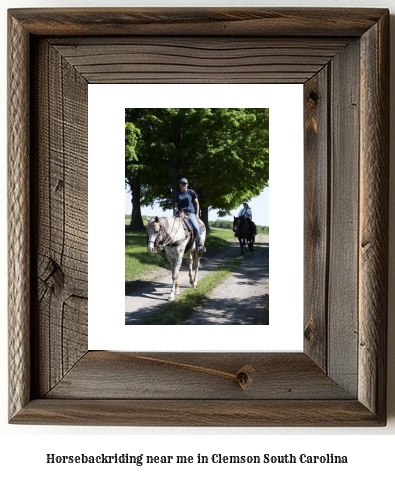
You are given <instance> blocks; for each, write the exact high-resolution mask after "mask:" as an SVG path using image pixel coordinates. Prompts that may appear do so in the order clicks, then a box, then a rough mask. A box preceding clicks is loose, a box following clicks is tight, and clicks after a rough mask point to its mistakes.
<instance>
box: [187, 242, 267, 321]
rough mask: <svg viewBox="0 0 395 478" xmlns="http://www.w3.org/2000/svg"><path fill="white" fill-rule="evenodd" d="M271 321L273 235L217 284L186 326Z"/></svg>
mask: <svg viewBox="0 0 395 478" xmlns="http://www.w3.org/2000/svg"><path fill="white" fill-rule="evenodd" d="M268 324H269V236H264V239H263V245H262V247H260V248H256V249H255V254H253V255H251V256H250V255H249V254H248V253H247V254H246V255H245V259H244V260H243V261H242V262H241V264H240V267H238V268H237V270H236V271H234V272H233V273H232V274H230V275H229V276H228V277H227V278H226V279H225V281H224V282H222V283H221V284H219V285H218V286H217V287H215V288H214V289H213V290H212V292H211V293H210V295H209V298H208V299H207V300H206V301H205V303H204V305H203V306H202V307H199V309H197V310H196V311H195V313H194V314H193V315H192V316H191V318H190V319H189V320H188V322H186V325H268Z"/></svg>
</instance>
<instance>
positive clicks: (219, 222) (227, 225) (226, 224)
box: [209, 219, 269, 235]
mask: <svg viewBox="0 0 395 478" xmlns="http://www.w3.org/2000/svg"><path fill="white" fill-rule="evenodd" d="M209 224H210V226H211V227H219V228H222V229H232V230H233V222H232V221H225V220H223V219H216V220H215V221H210V222H209ZM256 231H257V233H258V234H265V235H269V226H258V225H257V226H256Z"/></svg>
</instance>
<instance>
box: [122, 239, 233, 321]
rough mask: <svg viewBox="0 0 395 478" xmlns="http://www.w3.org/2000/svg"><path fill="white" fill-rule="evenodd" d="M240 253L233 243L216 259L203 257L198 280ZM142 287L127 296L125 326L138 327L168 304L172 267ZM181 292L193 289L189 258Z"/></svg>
mask: <svg viewBox="0 0 395 478" xmlns="http://www.w3.org/2000/svg"><path fill="white" fill-rule="evenodd" d="M239 253H240V246H239V244H238V243H236V242H232V243H230V245H229V248H228V249H227V250H226V251H224V252H222V253H221V254H218V255H216V256H214V257H210V258H206V257H204V256H203V257H202V258H201V260H200V262H201V265H202V268H201V269H200V270H199V276H198V280H201V279H203V277H204V276H206V275H207V274H208V273H209V272H211V271H213V270H214V269H216V268H217V267H218V266H219V265H220V264H221V263H222V262H224V261H225V260H226V259H229V258H230V257H235V256H237V255H238V254H239ZM139 282H140V283H141V284H142V287H139V288H138V289H137V290H135V291H133V292H130V293H129V294H128V295H126V296H125V324H126V325H138V324H139V323H140V321H141V320H142V319H144V318H145V317H147V316H148V315H149V314H150V313H151V312H152V310H153V309H155V308H156V307H159V306H161V305H163V304H165V303H166V302H168V299H169V296H170V290H171V286H172V278H171V271H170V267H169V270H167V271H164V272H162V273H160V274H159V275H156V276H155V278H154V279H151V278H150V277H147V278H146V280H140V281H139ZM178 283H179V285H180V292H181V294H183V293H184V292H185V291H186V290H187V289H189V288H190V287H191V285H190V283H189V275H188V257H187V256H186V257H184V258H183V260H182V265H181V269H180V272H179V274H178Z"/></svg>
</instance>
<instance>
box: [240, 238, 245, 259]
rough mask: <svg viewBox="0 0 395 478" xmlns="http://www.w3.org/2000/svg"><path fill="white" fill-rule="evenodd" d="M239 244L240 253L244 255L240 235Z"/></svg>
mask: <svg viewBox="0 0 395 478" xmlns="http://www.w3.org/2000/svg"><path fill="white" fill-rule="evenodd" d="M239 244H240V251H241V252H240V255H241V256H243V255H244V246H243V240H242V239H241V237H239Z"/></svg>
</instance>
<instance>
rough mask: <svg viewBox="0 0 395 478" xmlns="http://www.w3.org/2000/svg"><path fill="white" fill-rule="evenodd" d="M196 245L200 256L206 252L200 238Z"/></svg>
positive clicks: (197, 239)
mask: <svg viewBox="0 0 395 478" xmlns="http://www.w3.org/2000/svg"><path fill="white" fill-rule="evenodd" d="M196 245H197V248H198V253H199V255H201V254H203V253H204V252H206V248H205V247H204V246H203V245H202V239H201V238H200V237H197V238H196Z"/></svg>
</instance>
